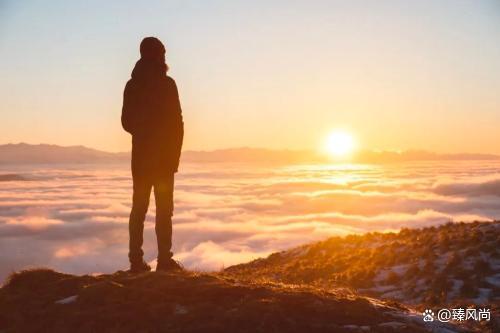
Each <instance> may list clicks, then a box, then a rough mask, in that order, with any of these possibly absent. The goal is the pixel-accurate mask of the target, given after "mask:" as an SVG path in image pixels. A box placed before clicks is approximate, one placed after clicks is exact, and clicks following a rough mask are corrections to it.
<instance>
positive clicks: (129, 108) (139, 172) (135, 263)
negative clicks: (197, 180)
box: [121, 37, 184, 273]
mask: <svg viewBox="0 0 500 333" xmlns="http://www.w3.org/2000/svg"><path fill="white" fill-rule="evenodd" d="M140 54H141V58H140V59H139V60H138V61H137V63H136V64H135V67H134V69H133V71H132V77H131V79H130V80H129V81H128V82H127V84H126V86H125V91H124V94H123V108H122V116H121V122H122V126H123V128H124V130H125V131H127V132H128V133H130V134H131V135H132V163H131V164H132V179H133V195H132V210H131V212H130V219H129V235H130V242H129V260H130V271H131V272H134V273H140V272H146V271H150V270H151V267H150V266H149V265H148V264H147V263H146V262H145V261H144V259H143V255H144V252H143V250H142V245H143V231H144V220H145V218H146V213H147V210H148V206H149V198H150V194H151V190H152V189H153V190H154V195H155V201H156V225H155V230H156V238H157V243H158V262H157V267H156V270H157V271H171V270H179V269H182V268H181V267H180V266H179V264H178V263H177V262H176V261H175V260H173V259H172V256H173V253H172V251H171V248H172V215H173V210H174V200H173V198H174V197H173V192H174V174H175V173H176V172H177V170H178V167H179V159H180V155H181V149H182V142H183V138H184V122H183V119H182V110H181V105H180V101H179V93H178V91H177V85H176V83H175V81H174V79H172V78H171V77H170V76H168V75H167V70H168V66H167V65H166V63H165V46H164V45H163V43H162V42H161V41H160V40H159V39H157V38H155V37H146V38H144V39H143V40H142V42H141V44H140Z"/></svg>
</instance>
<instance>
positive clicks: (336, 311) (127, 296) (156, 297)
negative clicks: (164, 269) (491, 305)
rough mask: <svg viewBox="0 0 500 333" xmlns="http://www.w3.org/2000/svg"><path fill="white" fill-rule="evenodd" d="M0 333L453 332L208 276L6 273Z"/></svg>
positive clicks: (366, 302)
mask: <svg viewBox="0 0 500 333" xmlns="http://www.w3.org/2000/svg"><path fill="white" fill-rule="evenodd" d="M0 330H1V331H2V332H336V333H342V332H415V333H418V332H459V331H460V330H458V329H455V328H453V327H451V326H449V327H448V329H447V328H445V327H444V326H437V324H435V323H434V325H432V324H427V323H424V322H423V321H422V319H421V315H420V314H415V313H412V312H409V311H408V310H407V309H405V308H404V307H401V306H399V305H398V304H396V303H392V304H391V303H384V302H379V301H376V300H372V299H369V298H365V297H360V296H356V295H354V294H352V293H350V292H347V291H345V290H333V289H332V290H330V291H325V290H321V289H317V288H312V287H304V286H302V287H299V286H293V285H284V284H277V283H249V282H245V283H241V282H239V281H238V280H235V279H232V278H228V277H221V276H217V275H211V274H197V273H175V274H174V273H172V274H169V273H144V274H139V275H131V274H129V273H125V272H117V273H115V274H112V275H100V276H88V275H87V276H74V275H67V274H62V273H58V272H54V271H51V270H45V269H40V270H31V271H24V272H20V273H16V274H14V275H12V276H11V277H10V279H9V281H8V282H7V283H6V284H5V285H4V286H3V287H2V288H1V289H0Z"/></svg>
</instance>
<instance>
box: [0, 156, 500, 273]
mask: <svg viewBox="0 0 500 333" xmlns="http://www.w3.org/2000/svg"><path fill="white" fill-rule="evenodd" d="M0 174H3V175H5V174H16V175H20V176H22V177H24V178H25V180H16V179H17V178H15V177H10V178H12V179H14V180H10V178H9V177H4V181H0V281H2V280H3V279H4V278H5V277H6V276H7V275H8V274H9V273H10V272H12V271H16V270H19V269H23V268H28V267H40V266H48V267H51V268H54V269H57V270H61V271H65V272H70V273H78V274H82V273H100V272H113V271H116V270H118V269H126V268H127V266H128V259H127V252H128V248H127V247H128V215H129V212H130V203H131V194H132V192H131V190H132V189H131V176H130V171H129V168H128V165H114V166H106V167H103V166H102V165H101V166H90V165H87V166H82V165H59V166H53V165H52V166H8V167H7V166H4V167H1V168H0ZM499 200H500V162H498V161H496V162H495V161H474V162H471V161H464V162H457V161H453V162H425V163H424V162H421V163H415V162H414V163H405V164H393V165H385V166H382V165H335V164H332V165H296V166H286V167H273V168H270V167H259V166H255V165H234V164H230V163H208V164H203V165H199V164H189V163H186V164H185V165H182V169H181V172H180V173H179V174H178V175H177V176H176V186H175V216H174V240H173V243H174V252H175V258H176V259H178V260H180V261H181V262H182V263H183V264H184V265H185V266H186V267H188V268H193V269H200V270H218V269H221V268H223V267H227V266H229V265H232V264H236V263H240V262H245V261H249V260H252V259H254V258H257V257H261V256H266V255H268V254H270V253H272V252H274V251H277V250H284V249H288V248H290V247H294V246H297V245H300V244H304V243H309V242H312V241H316V240H322V239H325V238H327V237H329V236H333V235H344V234H349V233H363V232H367V231H390V230H398V229H400V228H402V227H425V226H431V225H437V224H442V223H446V222H448V221H450V220H454V221H473V220H492V219H498V218H499V217H500V204H499ZM144 250H145V253H146V255H145V258H146V259H147V260H148V261H150V262H152V263H153V264H154V259H155V256H156V240H155V234H154V199H153V196H152V200H151V205H150V211H149V213H148V217H147V221H146V227H145V237H144Z"/></svg>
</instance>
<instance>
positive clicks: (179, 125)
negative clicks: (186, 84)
mask: <svg viewBox="0 0 500 333" xmlns="http://www.w3.org/2000/svg"><path fill="white" fill-rule="evenodd" d="M171 85H172V107H173V108H172V109H173V110H172V111H173V116H174V119H173V120H174V121H173V123H174V140H175V141H174V149H175V151H174V152H175V163H176V165H175V172H177V170H178V168H179V162H180V158H181V151H182V143H183V141H184V121H183V119H182V109H181V102H180V99H179V91H178V90H177V84H176V83H175V81H174V80H173V79H171Z"/></svg>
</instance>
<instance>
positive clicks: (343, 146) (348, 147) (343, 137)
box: [326, 130, 356, 157]
mask: <svg viewBox="0 0 500 333" xmlns="http://www.w3.org/2000/svg"><path fill="white" fill-rule="evenodd" d="M355 148H356V141H355V139H354V137H353V136H352V135H351V133H349V132H347V131H343V130H335V131H333V132H331V133H330V134H329V135H328V137H327V139H326V150H327V152H328V153H329V154H331V155H333V156H335V157H346V156H348V155H350V154H351V153H352V152H353V151H354V149H355Z"/></svg>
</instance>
